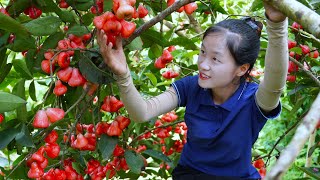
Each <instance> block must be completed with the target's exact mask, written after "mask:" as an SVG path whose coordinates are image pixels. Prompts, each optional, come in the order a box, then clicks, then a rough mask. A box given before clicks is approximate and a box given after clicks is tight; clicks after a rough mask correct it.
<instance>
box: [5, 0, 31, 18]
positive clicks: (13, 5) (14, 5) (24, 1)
mask: <svg viewBox="0 0 320 180" xmlns="http://www.w3.org/2000/svg"><path fill="white" fill-rule="evenodd" d="M2 2H3V1H2ZM29 6H30V0H19V1H9V4H8V6H7V8H8V9H7V11H8V12H9V14H10V16H11V17H18V16H19V14H20V13H21V12H23V11H24V10H25V9H26V8H28V7H29Z"/></svg>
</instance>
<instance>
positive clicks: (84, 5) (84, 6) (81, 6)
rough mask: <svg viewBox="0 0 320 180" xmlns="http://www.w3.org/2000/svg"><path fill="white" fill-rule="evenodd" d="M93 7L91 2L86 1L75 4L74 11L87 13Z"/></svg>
mask: <svg viewBox="0 0 320 180" xmlns="http://www.w3.org/2000/svg"><path fill="white" fill-rule="evenodd" d="M92 5H93V1H92V0H91V1H88V2H84V3H76V9H78V10H80V11H87V10H88V9H89V8H91V6H92Z"/></svg>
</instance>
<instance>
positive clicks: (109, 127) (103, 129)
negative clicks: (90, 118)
mask: <svg viewBox="0 0 320 180" xmlns="http://www.w3.org/2000/svg"><path fill="white" fill-rule="evenodd" d="M130 122H131V120H130V119H129V118H127V117H124V116H121V115H119V116H117V117H116V118H115V119H114V120H113V121H112V122H111V123H110V124H109V123H106V122H99V123H98V124H97V130H96V131H97V134H98V135H101V134H107V135H109V136H121V134H122V132H123V130H124V129H125V128H127V127H128V126H129V124H130Z"/></svg>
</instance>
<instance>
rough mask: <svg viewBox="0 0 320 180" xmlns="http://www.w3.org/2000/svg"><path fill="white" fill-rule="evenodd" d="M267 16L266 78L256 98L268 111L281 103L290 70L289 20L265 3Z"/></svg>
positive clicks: (261, 106)
mask: <svg viewBox="0 0 320 180" xmlns="http://www.w3.org/2000/svg"><path fill="white" fill-rule="evenodd" d="M264 7H265V12H266V17H267V33H268V40H269V42H268V48H267V53H266V57H265V71H264V78H263V80H262V81H261V83H260V85H259V89H258V91H257V93H256V99H257V103H258V105H259V107H260V108H261V109H262V110H263V111H264V112H266V113H268V112H270V111H272V110H273V109H275V108H276V107H277V106H278V104H279V99H280V96H281V93H282V91H283V89H284V87H285V84H286V77H287V70H288V58H289V57H288V20H287V18H286V17H285V16H284V15H283V14H282V13H281V12H280V11H278V10H276V9H275V8H273V7H272V6H270V5H268V4H266V3H264Z"/></svg>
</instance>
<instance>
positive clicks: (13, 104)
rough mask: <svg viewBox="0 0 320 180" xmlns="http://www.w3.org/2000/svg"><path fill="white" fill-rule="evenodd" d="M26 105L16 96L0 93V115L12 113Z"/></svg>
mask: <svg viewBox="0 0 320 180" xmlns="http://www.w3.org/2000/svg"><path fill="white" fill-rule="evenodd" d="M26 103H27V102H26V101H25V100H23V99H22V98H20V97H18V96H15V95H13V94H10V93H7V92H1V91H0V113H3V112H7V111H12V110H14V109H16V108H18V107H20V106H22V105H24V104H26ZM0 137H1V136H0Z"/></svg>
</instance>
